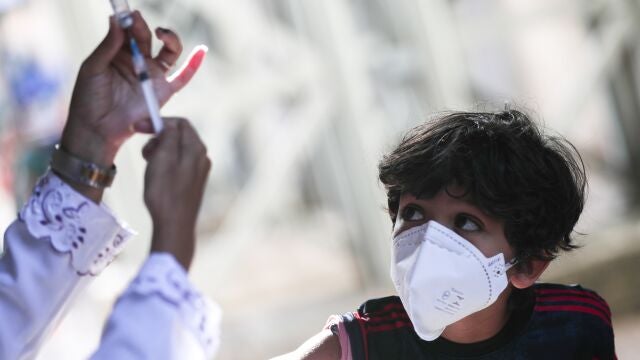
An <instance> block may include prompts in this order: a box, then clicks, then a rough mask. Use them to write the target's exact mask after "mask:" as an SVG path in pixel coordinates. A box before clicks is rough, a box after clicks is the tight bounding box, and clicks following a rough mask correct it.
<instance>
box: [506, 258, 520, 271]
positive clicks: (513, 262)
mask: <svg viewBox="0 0 640 360" xmlns="http://www.w3.org/2000/svg"><path fill="white" fill-rule="evenodd" d="M517 263H518V259H517V258H515V257H514V258H513V259H511V260H509V261H507V262H506V263H504V271H505V272H507V270H509V269H511V268H512V267H513V266H514V265H515V264H517Z"/></svg>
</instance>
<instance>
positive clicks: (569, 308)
mask: <svg viewBox="0 0 640 360" xmlns="http://www.w3.org/2000/svg"><path fill="white" fill-rule="evenodd" d="M533 309H534V310H535V311H572V312H581V313H586V314H591V315H595V316H597V317H599V318H600V319H602V321H604V322H605V323H607V324H608V325H609V326H611V319H609V318H607V317H606V316H605V315H604V314H602V313H601V312H600V311H598V310H596V309H593V308H590V307H586V306H579V305H536V306H535V307H534V308H533Z"/></svg>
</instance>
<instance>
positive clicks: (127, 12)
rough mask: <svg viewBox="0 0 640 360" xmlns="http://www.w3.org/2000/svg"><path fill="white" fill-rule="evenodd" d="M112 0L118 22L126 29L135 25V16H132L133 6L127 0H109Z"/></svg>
mask: <svg viewBox="0 0 640 360" xmlns="http://www.w3.org/2000/svg"><path fill="white" fill-rule="evenodd" d="M109 1H111V7H112V8H113V13H114V14H115V15H116V19H117V20H118V24H120V27H122V28H124V29H126V28H128V27H130V26H131V25H133V18H132V17H131V8H130V7H129V3H128V2H127V0H109Z"/></svg>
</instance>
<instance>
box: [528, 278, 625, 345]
mask: <svg viewBox="0 0 640 360" xmlns="http://www.w3.org/2000/svg"><path fill="white" fill-rule="evenodd" d="M534 292H535V295H536V300H535V305H534V312H535V313H536V315H538V317H542V318H546V319H548V320H552V321H553V320H562V321H563V322H564V323H565V324H566V325H567V326H572V325H573V326H581V327H584V326H585V325H587V326H586V327H584V329H585V330H586V331H588V332H589V334H588V335H589V336H598V335H602V334H603V333H606V334H611V336H612V330H611V310H610V308H609V304H607V302H606V300H605V299H603V298H602V297H601V296H600V295H599V294H598V293H596V292H595V291H593V290H589V289H586V288H584V287H582V286H580V285H559V284H547V283H541V284H536V285H534Z"/></svg>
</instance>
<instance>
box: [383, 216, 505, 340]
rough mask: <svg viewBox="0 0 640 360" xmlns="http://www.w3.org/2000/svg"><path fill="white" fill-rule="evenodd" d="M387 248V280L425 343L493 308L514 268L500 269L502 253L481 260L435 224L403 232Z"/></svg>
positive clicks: (467, 244)
mask: <svg viewBox="0 0 640 360" xmlns="http://www.w3.org/2000/svg"><path fill="white" fill-rule="evenodd" d="M392 244H393V245H392V258H391V279H392V280H393V284H394V286H395V288H396V291H397V292H398V295H399V296H400V300H401V301H402V305H403V306H404V308H405V310H406V311H407V314H408V315H409V319H410V320H411V322H412V324H413V327H414V330H415V331H416V333H417V334H418V336H420V338H421V339H423V340H427V341H432V340H435V339H436V338H438V337H439V336H440V335H441V334H442V332H443V331H444V328H445V327H446V326H447V325H450V324H453V323H454V322H456V321H458V320H460V319H462V318H464V317H466V316H468V315H470V314H473V313H475V312H477V311H480V310H482V309H484V308H486V307H488V306H489V305H491V304H493V303H494V302H495V301H496V299H497V298H498V296H499V295H500V293H502V291H504V289H505V288H506V287H507V284H508V280H507V275H506V272H507V270H508V269H509V268H510V267H511V266H513V265H514V263H515V262H512V263H505V261H504V255H503V254H502V253H500V254H497V255H495V256H493V257H490V258H487V257H485V256H484V255H483V254H482V253H481V252H480V250H478V249H477V248H476V247H475V246H473V245H472V244H471V243H470V242H468V241H467V240H465V239H464V238H463V237H461V236H460V235H458V234H456V233H455V232H454V231H452V230H450V229H448V228H447V227H445V226H443V225H441V224H439V223H437V222H435V221H429V222H428V223H426V224H423V225H420V226H416V227H414V228H411V229H409V230H406V231H403V232H402V233H400V234H398V236H396V237H394V238H393V241H392Z"/></svg>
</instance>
